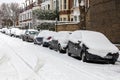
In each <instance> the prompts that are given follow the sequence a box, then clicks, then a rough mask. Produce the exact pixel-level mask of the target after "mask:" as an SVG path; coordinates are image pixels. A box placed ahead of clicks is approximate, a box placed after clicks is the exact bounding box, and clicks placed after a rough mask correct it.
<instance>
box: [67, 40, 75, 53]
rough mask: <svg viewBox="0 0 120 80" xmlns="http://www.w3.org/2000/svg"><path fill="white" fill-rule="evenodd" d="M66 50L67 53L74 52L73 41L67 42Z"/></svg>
mask: <svg viewBox="0 0 120 80" xmlns="http://www.w3.org/2000/svg"><path fill="white" fill-rule="evenodd" d="M68 51H69V53H72V54H74V52H75V49H74V43H73V42H71V41H69V42H68Z"/></svg>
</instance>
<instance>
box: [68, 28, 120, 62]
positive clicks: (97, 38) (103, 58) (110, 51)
mask: <svg viewBox="0 0 120 80" xmlns="http://www.w3.org/2000/svg"><path fill="white" fill-rule="evenodd" d="M67 52H68V55H69V56H77V57H79V58H80V59H82V61H83V62H87V61H92V62H105V63H111V64H115V62H116V61H117V59H118V57H119V54H118V52H119V49H118V48H117V47H116V46H115V45H113V44H112V43H111V42H110V41H109V40H108V39H107V38H106V37H105V36H104V34H102V33H100V32H94V31H84V30H79V31H74V32H73V33H72V34H71V35H70V37H69V42H68V49H67Z"/></svg>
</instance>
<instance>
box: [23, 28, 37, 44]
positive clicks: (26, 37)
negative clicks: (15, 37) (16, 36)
mask: <svg viewBox="0 0 120 80" xmlns="http://www.w3.org/2000/svg"><path fill="white" fill-rule="evenodd" d="M38 33H39V32H38V31H37V30H34V29H28V30H26V31H25V34H23V35H22V40H23V41H28V42H29V41H30V42H33V41H34V37H35V36H36V35H38Z"/></svg>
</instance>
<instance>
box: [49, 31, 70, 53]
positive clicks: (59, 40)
mask: <svg viewBox="0 0 120 80" xmlns="http://www.w3.org/2000/svg"><path fill="white" fill-rule="evenodd" d="M70 34H71V32H70V31H60V32H57V34H56V35H54V37H53V38H52V40H51V41H50V46H49V48H50V49H54V50H56V51H59V52H60V53H66V49H67V44H68V40H69V36H70Z"/></svg>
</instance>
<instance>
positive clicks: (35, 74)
mask: <svg viewBox="0 0 120 80" xmlns="http://www.w3.org/2000/svg"><path fill="white" fill-rule="evenodd" d="M0 35H1V33H0ZM3 36H4V35H2V37H1V39H0V40H1V41H2V44H5V45H4V47H6V49H8V50H10V52H13V53H11V55H12V56H14V57H16V58H17V61H18V62H21V64H19V65H24V66H25V67H26V68H27V70H29V71H30V72H31V73H32V74H33V75H34V76H35V78H32V77H31V76H28V77H30V78H31V79H30V78H28V79H24V80H43V79H41V78H40V76H39V75H38V74H37V73H36V72H34V70H33V69H32V67H31V66H30V65H29V64H28V63H27V62H26V61H25V60H24V59H23V58H22V57H21V56H20V55H19V54H18V53H17V52H16V51H15V50H14V49H13V48H12V46H10V45H9V43H8V42H7V41H6V39H5V37H3ZM5 36H6V35H5ZM7 40H8V39H7ZM12 58H13V57H12ZM12 66H14V68H15V70H18V69H16V68H17V67H16V65H15V64H12ZM29 71H28V72H29ZM34 76H33V77H34ZM19 79H20V80H21V78H19ZM8 80H9V79H8ZM22 80H23V79H22Z"/></svg>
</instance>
